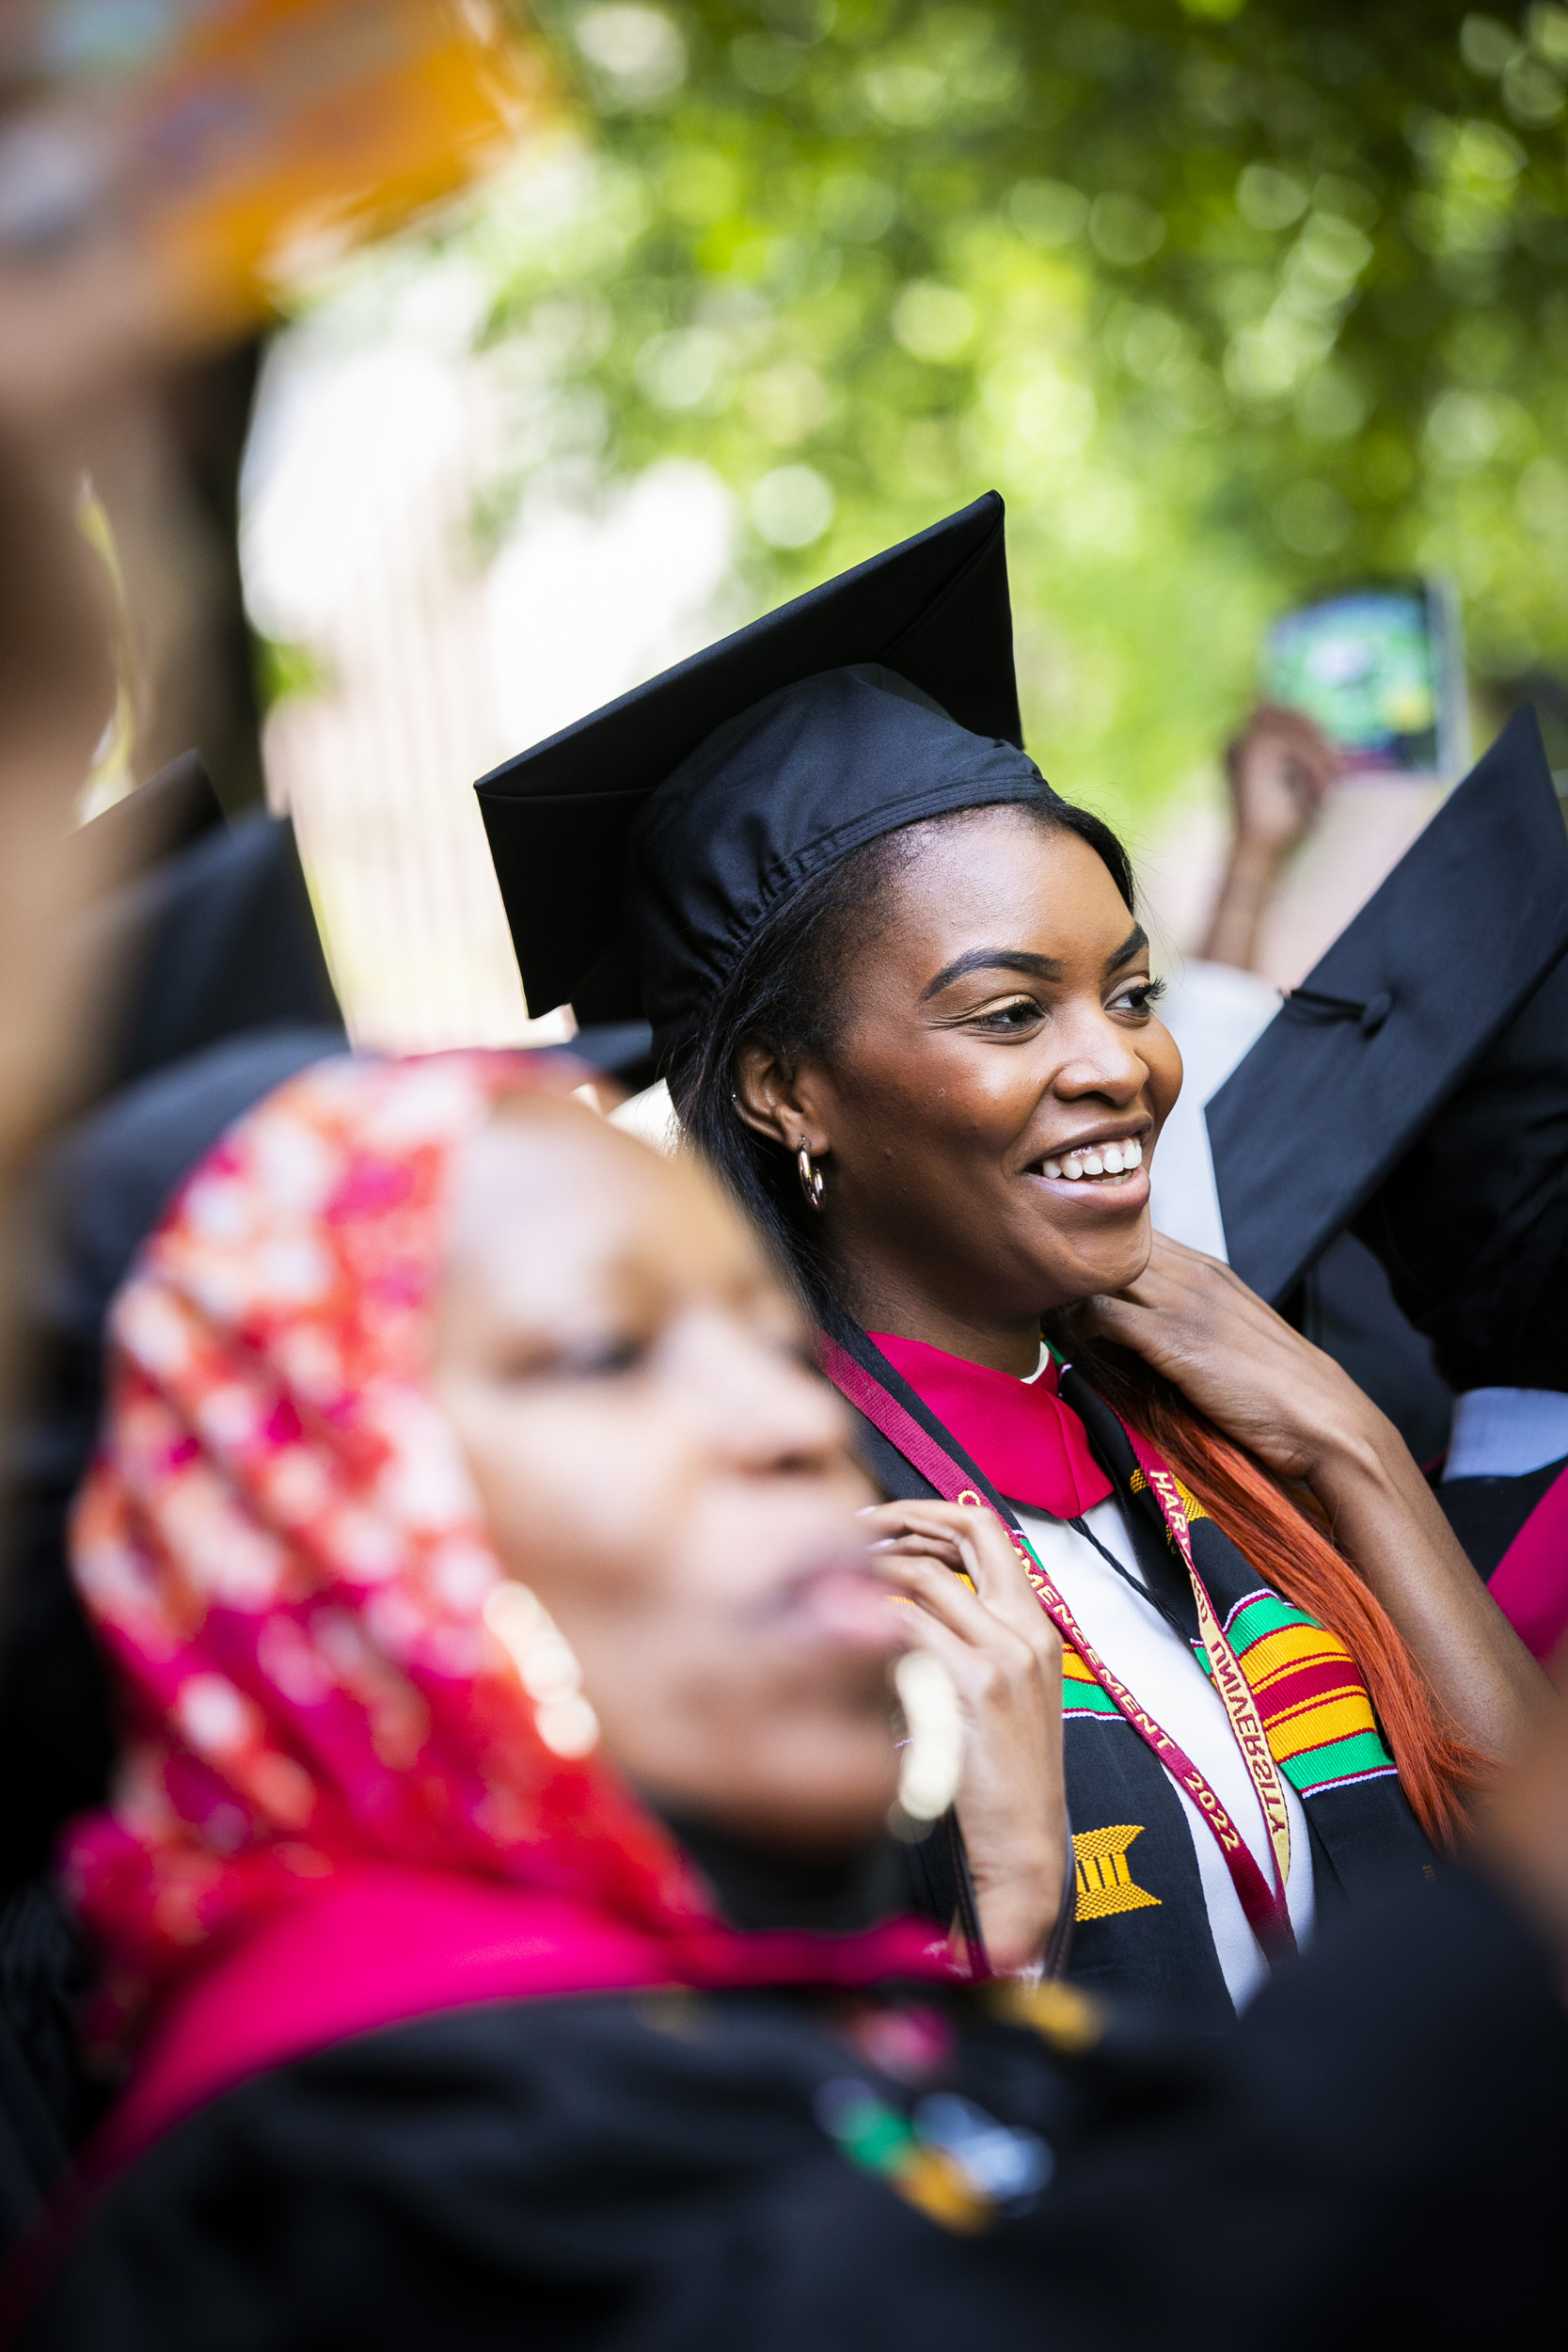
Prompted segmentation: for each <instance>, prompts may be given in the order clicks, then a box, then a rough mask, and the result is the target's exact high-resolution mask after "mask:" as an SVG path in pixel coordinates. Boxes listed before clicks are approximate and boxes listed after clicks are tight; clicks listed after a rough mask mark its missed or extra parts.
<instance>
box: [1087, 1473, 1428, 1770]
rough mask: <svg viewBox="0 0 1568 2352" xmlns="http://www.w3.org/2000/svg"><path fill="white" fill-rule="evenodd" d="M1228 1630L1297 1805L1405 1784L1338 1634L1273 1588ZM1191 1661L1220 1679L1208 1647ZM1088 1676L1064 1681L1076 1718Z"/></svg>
mask: <svg viewBox="0 0 1568 2352" xmlns="http://www.w3.org/2000/svg"><path fill="white" fill-rule="evenodd" d="M1175 1483H1176V1486H1177V1489H1178V1491H1179V1493H1180V1497H1181V1508H1182V1510H1183V1512H1184V1513H1185V1515H1186V1518H1187V1520H1188V1523H1189V1525H1191V1524H1192V1523H1193V1522H1195V1521H1196V1520H1198V1519H1206V1518H1208V1517H1209V1514H1208V1512H1207V1511H1205V1509H1204V1508H1203V1505H1202V1504H1201V1503H1200V1502H1198V1501H1197V1500H1196V1497H1195V1496H1193V1495H1191V1494H1189V1493H1188V1491H1187V1489H1186V1487H1185V1486H1182V1485H1181V1482H1180V1479H1178V1480H1177V1481H1176V1482H1175ZM1147 1486H1148V1481H1147V1480H1146V1478H1145V1476H1144V1473H1143V1471H1142V1470H1140V1469H1134V1470H1133V1471H1132V1477H1131V1478H1130V1479H1129V1481H1128V1489H1129V1492H1130V1493H1131V1494H1133V1495H1138V1494H1142V1493H1144V1492H1145V1491H1146V1490H1147ZM1195 1549H1196V1544H1195ZM1222 1623H1223V1626H1224V1630H1225V1635H1226V1638H1227V1641H1228V1642H1229V1644H1230V1646H1231V1648H1232V1649H1233V1650H1234V1652H1235V1654H1236V1660H1237V1663H1238V1664H1239V1665H1240V1667H1241V1669H1242V1672H1243V1675H1245V1677H1246V1678H1247V1682H1248V1684H1249V1685H1250V1687H1251V1690H1252V1692H1253V1695H1254V1697H1255V1698H1256V1700H1257V1702H1258V1712H1259V1717H1260V1718H1261V1720H1262V1724H1263V1729H1264V1731H1265V1733H1266V1734H1267V1736H1268V1742H1269V1746H1270V1748H1271V1749H1272V1750H1273V1752H1274V1756H1275V1762H1276V1763H1277V1764H1278V1766H1279V1769H1280V1771H1281V1772H1283V1773H1284V1774H1285V1777H1286V1778H1287V1780H1289V1781H1290V1783H1291V1787H1292V1788H1294V1789H1295V1792H1296V1794H1297V1796H1299V1797H1311V1796H1316V1795H1317V1794H1319V1792H1320V1791H1321V1790H1323V1789H1325V1788H1347V1787H1349V1786H1351V1785H1352V1784H1353V1783H1354V1782H1357V1781H1364V1780H1375V1779H1378V1778H1380V1777H1382V1776H1384V1775H1387V1774H1394V1775H1396V1776H1397V1773H1398V1769H1399V1768H1398V1766H1397V1765H1396V1764H1395V1762H1394V1759H1393V1757H1392V1756H1390V1755H1389V1753H1388V1750H1387V1748H1386V1746H1385V1745H1384V1740H1383V1734H1382V1733H1381V1731H1380V1730H1379V1729H1378V1724H1377V1717H1376V1716H1375V1714H1374V1713H1373V1711H1372V1702H1371V1694H1370V1692H1369V1691H1368V1689H1367V1684H1366V1679H1365V1677H1363V1675H1362V1672H1361V1669H1360V1667H1359V1666H1358V1665H1357V1664H1356V1662H1355V1661H1354V1658H1353V1657H1352V1656H1351V1653H1350V1651H1349V1649H1348V1648H1347V1647H1346V1645H1345V1644H1344V1643H1343V1642H1342V1641H1341V1640H1340V1638H1339V1636H1338V1634H1337V1633H1332V1632H1330V1631H1329V1629H1328V1628H1327V1627H1326V1626H1322V1625H1320V1624H1319V1623H1318V1621H1317V1619H1316V1618H1315V1617H1310V1616H1308V1615H1307V1612H1306V1610H1305V1609H1298V1608H1297V1607H1296V1605H1295V1603H1294V1602H1293V1601H1289V1600H1285V1599H1283V1598H1282V1597H1281V1596H1280V1595H1279V1594H1278V1593H1276V1592H1275V1591H1274V1590H1273V1589H1272V1587H1270V1586H1268V1585H1266V1584H1264V1585H1259V1587H1258V1589H1257V1590H1256V1591H1255V1592H1251V1593H1243V1596H1242V1597H1241V1599H1240V1600H1237V1601H1234V1602H1232V1603H1231V1605H1230V1607H1229V1608H1228V1609H1227V1612H1226V1613H1225V1615H1224V1617H1223V1619H1222ZM1193 1652H1194V1655H1195V1657H1196V1660H1197V1662H1198V1664H1199V1665H1200V1666H1201V1667H1202V1668H1203V1671H1204V1673H1205V1674H1208V1675H1211V1676H1212V1668H1211V1666H1210V1663H1209V1657H1208V1653H1207V1651H1206V1650H1205V1648H1204V1646H1203V1644H1202V1643H1201V1642H1195V1643H1194V1644H1193ZM1087 1675H1088V1669H1087V1668H1086V1667H1085V1665H1084V1663H1083V1661H1082V1660H1081V1659H1074V1661H1073V1663H1072V1667H1071V1668H1070V1669H1069V1672H1068V1675H1067V1677H1066V1679H1065V1680H1064V1685H1063V1699H1064V1705H1068V1704H1070V1705H1071V1706H1072V1708H1074V1709H1075V1711H1082V1710H1081V1706H1080V1702H1079V1699H1078V1689H1079V1687H1081V1686H1080V1682H1079V1677H1083V1676H1087ZM1088 1679H1089V1680H1090V1681H1092V1680H1093V1677H1092V1676H1088Z"/></svg>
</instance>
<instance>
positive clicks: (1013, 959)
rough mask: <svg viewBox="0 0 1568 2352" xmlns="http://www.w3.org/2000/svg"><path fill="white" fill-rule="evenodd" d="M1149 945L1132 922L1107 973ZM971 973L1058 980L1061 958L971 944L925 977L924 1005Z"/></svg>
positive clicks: (1107, 964) (1108, 959)
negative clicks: (991, 973) (931, 974)
mask: <svg viewBox="0 0 1568 2352" xmlns="http://www.w3.org/2000/svg"><path fill="white" fill-rule="evenodd" d="M1147 946H1148V932H1147V931H1146V930H1144V927H1143V925H1142V924H1141V923H1134V924H1133V926H1132V930H1130V931H1129V932H1128V934H1127V937H1126V938H1125V939H1124V940H1123V941H1122V943H1121V946H1119V947H1118V948H1117V951H1116V953H1115V955H1112V956H1107V957H1106V959H1105V969H1106V971H1107V972H1119V971H1120V970H1121V967H1122V965H1123V964H1124V963H1130V962H1131V961H1132V958H1133V957H1134V956H1135V955H1137V954H1138V953H1139V952H1140V951H1141V950H1142V949H1143V948H1145V947H1147ZM972 972H1020V973H1022V975H1023V977H1024V978H1025V979H1031V980H1059V979H1060V978H1061V977H1062V966H1061V962H1060V960H1059V959H1058V958H1057V957H1055V956H1032V955H1029V954H1026V953H1025V951H1024V950H1023V949H1022V947H971V948H970V949H969V950H968V952H967V953H966V954H964V955H961V956H955V957H954V959H953V961H952V962H951V963H944V964H943V965H942V970H941V971H940V972H939V973H938V974H937V976H936V978H935V979H934V980H927V983H926V986H925V987H924V988H923V989H922V990H921V992H920V1002H921V1003H922V1004H923V1005H924V1004H926V1003H927V1002H928V1001H929V1000H930V998H931V997H933V996H940V995H941V993H942V990H943V989H944V988H951V987H952V985H953V982H954V981H955V980H962V979H966V978H967V977H968V976H969V975H970V973H972Z"/></svg>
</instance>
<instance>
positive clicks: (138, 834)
mask: <svg viewBox="0 0 1568 2352" xmlns="http://www.w3.org/2000/svg"><path fill="white" fill-rule="evenodd" d="M223 821H224V818H223V809H222V807H221V805H220V803H219V801H218V796H217V794H216V792H215V791H214V789H213V780H212V778H211V777H210V776H209V775H208V773H207V767H206V762H205V761H204V760H203V758H202V756H201V754H200V753H199V752H182V753H181V755H180V756H179V758H178V759H171V760H170V761H169V763H168V766H167V767H166V768H160V769H159V771H158V772H157V774H156V775H155V776H150V777H149V778H148V780H147V782H146V783H145V784H141V785H138V786H137V787H136V788H135V791H134V792H127V793H126V795H125V797H124V799H123V800H119V801H116V802H115V803H114V804H113V806H112V807H109V808H106V809H104V810H103V811H102V812H101V814H100V815H98V816H97V817H94V818H90V819H89V821H88V822H87V824H85V825H82V826H80V827H78V829H77V831H76V832H75V833H74V834H72V835H71V853H72V854H73V855H74V856H75V857H76V858H78V859H79V860H80V861H82V862H83V863H84V864H85V865H86V866H87V871H88V872H89V873H91V874H112V875H114V876H115V877H116V878H117V881H118V882H119V883H120V884H122V885H123V884H124V883H126V882H132V881H134V880H135V878H136V876H137V875H139V874H145V873H147V872H149V871H150V869H151V868H152V867H153V866H157V865H158V864H160V863H161V861H162V860H163V859H164V858H166V857H174V856H177V855H178V853H179V852H180V850H184V849H188V848H189V846H190V844H191V843H192V842H193V841H198V840H199V839H200V838H201V835H202V834H204V833H214V832H218V831H221V829H222V826H223Z"/></svg>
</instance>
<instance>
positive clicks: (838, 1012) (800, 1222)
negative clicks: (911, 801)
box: [670, 793, 1132, 1331]
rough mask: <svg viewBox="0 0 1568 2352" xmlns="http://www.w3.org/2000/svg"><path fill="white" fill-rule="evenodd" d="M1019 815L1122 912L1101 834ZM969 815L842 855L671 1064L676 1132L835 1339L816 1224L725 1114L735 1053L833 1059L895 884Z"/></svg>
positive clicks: (743, 963)
mask: <svg viewBox="0 0 1568 2352" xmlns="http://www.w3.org/2000/svg"><path fill="white" fill-rule="evenodd" d="M999 805H1004V806H1007V807H1014V808H1019V809H1021V810H1022V813H1023V814H1025V815H1026V816H1028V817H1031V818H1034V819H1035V821H1036V822H1037V824H1040V825H1042V826H1045V827H1046V828H1048V829H1049V830H1050V831H1052V832H1056V833H1071V834H1077V835H1078V838H1079V839H1080V840H1081V841H1085V842H1087V844H1088V846H1089V847H1090V849H1092V850H1094V851H1095V853H1096V855H1097V856H1098V857H1100V858H1101V859H1102V860H1103V861H1104V863H1105V866H1107V868H1108V869H1109V871H1110V875H1111V879H1112V881H1113V882H1115V883H1116V885H1117V890H1119V892H1120V893H1121V896H1122V898H1124V899H1125V900H1126V903H1127V905H1128V907H1129V909H1131V908H1132V866H1131V864H1130V863H1129V860H1128V856H1127V852H1126V850H1124V849H1123V848H1122V846H1121V843H1120V842H1119V841H1118V840H1117V836H1116V834H1114V833H1113V832H1112V831H1111V829H1110V827H1109V826H1108V825H1106V824H1102V823H1101V819H1100V818H1098V817H1091V816H1090V815H1089V813H1088V811H1087V810H1086V809H1082V808H1073V807H1072V806H1070V805H1069V803H1067V802H1066V801H1058V800H1056V799H1055V798H1054V796H1052V797H1049V798H1048V797H1047V796H1046V795H1045V794H1043V793H1042V794H1041V796H1040V798H1039V799H1038V800H1037V801H1023V802H1008V803H999ZM972 815H974V811H973V810H970V809H961V810H958V811H956V812H954V813H953V814H951V815H948V816H943V817H928V818H922V819H921V820H919V821H918V822H916V823H914V824H911V825H904V826H901V827H899V829H898V830H897V831H896V832H894V833H888V834H880V835H879V837H878V839H876V840H875V841H868V842H866V843H864V844H863V846H862V847H861V848H860V849H858V850H851V851H850V853H849V855H848V856H847V857H846V858H843V859H841V861H840V862H839V864H838V865H837V866H830V867H829V868H828V870H827V872H826V873H822V874H818V875H816V877H815V878H814V879H813V880H812V881H811V882H807V883H806V884H805V886H804V887H803V888H802V889H800V890H799V891H797V892H796V893H795V895H794V897H793V898H786V899H785V900H784V903H783V905H782V906H779V907H777V908H775V909H774V911H773V913H772V914H770V915H769V916H768V918H767V919H766V920H765V921H764V922H763V924H762V925H761V926H760V928H759V929H758V930H756V932H755V933H754V934H753V935H752V939H751V940H750V941H749V942H748V944H747V946H746V947H745V949H744V951H743V953H742V954H741V956H740V958H739V960H738V961H737V962H736V966H735V969H734V971H733V972H732V973H731V974H730V976H729V977H728V979H727V980H726V981H725V982H724V984H723V986H722V987H721V990H720V991H719V993H718V995H717V997H716V998H715V999H714V1002H713V1005H712V1008H711V1009H710V1011H709V1014H708V1018H707V1022H706V1024H705V1028H704V1031H703V1034H702V1035H701V1037H699V1038H697V1039H696V1040H694V1041H693V1042H692V1043H691V1045H690V1046H689V1047H688V1048H687V1050H686V1052H685V1054H684V1056H682V1057H678V1058H677V1060H676V1062H675V1064H674V1067H673V1069H672V1071H671V1073H670V1092H671V1094H672V1096H673V1100H674V1104H675V1108H676V1110H677V1112H678V1113H679V1115H680V1120H681V1124H682V1126H683V1127H684V1128H685V1130H686V1132H687V1134H688V1135H689V1136H690V1137H691V1139H692V1141H693V1142H694V1143H695V1144H696V1146H697V1148H698V1150H699V1151H700V1152H702V1154H703V1156H704V1158H705V1160H707V1162H708V1164H709V1165H710V1167H712V1168H715V1169H716V1170H717V1172H718V1174H719V1175H720V1177H721V1179H722V1181H723V1182H724V1184H726V1185H727V1186H728V1188H729V1190H730V1192H731V1193H732V1194H733V1195H734V1196H735V1198H736V1200H737V1201H738V1202H739V1204H740V1207H741V1208H742V1209H743V1210H744V1211H745V1213H746V1215H747V1216H748V1217H749V1218H750V1219H751V1221H752V1225H753V1226H754V1227H755V1228H756V1230H757V1231H758V1232H760V1233H761V1234H762V1235H763V1237H764V1239H765V1241H766V1242H767V1243H768V1245H769V1247H770V1248H771V1249H772V1252H773V1254H774V1256H775V1257H776V1258H777V1259H778V1261H779V1262H780V1263H781V1264H782V1265H783V1267H784V1270H785V1272H786V1273H787V1274H788V1275H789V1276H790V1277H791V1279H792V1280H793V1283H794V1286H795V1288H796V1290H797V1291H798V1292H799V1293H800V1295H801V1296H802V1298H803V1299H804V1302H805V1305H806V1308H807V1310H808V1311H809V1312H810V1314H811V1316H812V1318H813V1320H814V1321H815V1322H816V1323H817V1324H818V1325H819V1326H820V1327H822V1328H823V1329H824V1330H828V1331H838V1330H841V1329H842V1327H843V1323H844V1313H845V1311H844V1308H843V1306H842V1304H841V1303H840V1301H839V1299H838V1296H837V1295H836V1291H835V1287H834V1283H833V1279H832V1269H831V1266H830V1263H829V1260H828V1258H827V1256H826V1254H825V1252H824V1250H823V1248H822V1233H821V1220H820V1219H819V1218H818V1217H816V1216H814V1215H813V1213H812V1212H811V1211H810V1210H809V1209H808V1208H807V1207H806V1204H805V1201H804V1200H803V1198H802V1197H801V1193H800V1184H799V1182H798V1180H797V1176H796V1169H795V1162H794V1160H793V1159H792V1158H791V1157H790V1156H789V1154H788V1152H786V1151H785V1150H784V1147H783V1145H781V1144H778V1143H775V1142H773V1141H772V1140H770V1139H769V1138H768V1137H767V1136H759V1135H757V1134H756V1133H755V1132H754V1130H753V1129H752V1128H751V1127H749V1126H748V1125H747V1123H746V1121H745V1120H743V1119H742V1118H741V1116H740V1113H739V1110H738V1109H737V1107H736V1102H735V1085H736V1070H737V1068H738V1065H739V1057H740V1051H741V1048H742V1046H743V1045H745V1044H747V1043H748V1042H750V1041H753V1040H756V1041H761V1042H762V1043H763V1044H765V1045H767V1046H768V1047H769V1048H770V1049H771V1051H772V1052H774V1053H775V1054H777V1055H778V1057H779V1058H780V1060H781V1061H782V1062H784V1064H785V1065H786V1066H787V1065H788V1064H789V1063H790V1062H792V1061H794V1060H795V1059H797V1058H798V1057H800V1056H810V1057H813V1058H815V1059H818V1060H826V1059H829V1058H831V1057H832V1051H833V1048H834V1045H835V1044H836V1042H837V1041H838V1036H839V1032H840V1030H841V1028H842V1025H843V1021H844V1015H845V1009H846V1005H847V996H848V980H849V975H850V969H851V966H852V964H853V963H854V962H855V961H856V960H857V959H858V958H859V957H860V956H861V955H863V953H864V951H865V949H866V948H867V946H870V945H871V944H872V942H873V941H875V940H876V939H878V938H879V937H880V935H881V933H882V931H883V930H885V929H886V927H887V923H888V921H889V919H890V915H891V909H892V907H893V904H894V901H895V882H896V881H897V878H898V876H899V874H900V872H901V871H902V870H903V868H904V867H905V866H907V865H908V864H909V863H910V862H911V859H912V858H913V856H914V855H915V854H916V853H917V851H918V848H919V845H920V843H921V841H922V840H923V839H924V838H925V837H927V835H929V834H930V833H931V832H932V831H933V830H934V829H935V828H936V827H938V826H940V825H950V824H953V823H954V822H956V821H958V819H959V818H964V817H968V816H972Z"/></svg>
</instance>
